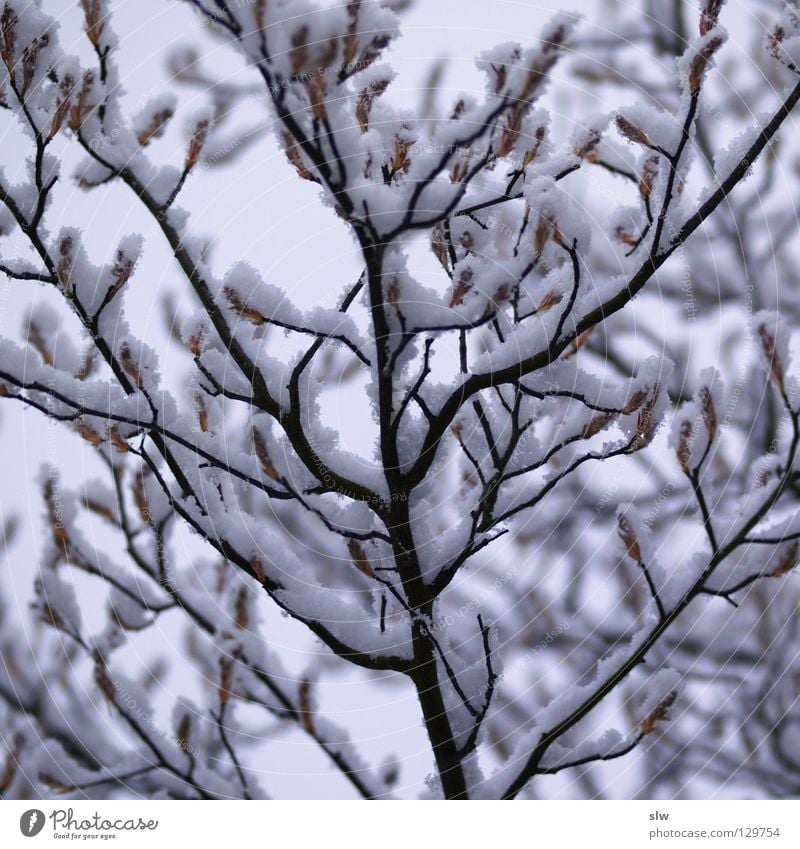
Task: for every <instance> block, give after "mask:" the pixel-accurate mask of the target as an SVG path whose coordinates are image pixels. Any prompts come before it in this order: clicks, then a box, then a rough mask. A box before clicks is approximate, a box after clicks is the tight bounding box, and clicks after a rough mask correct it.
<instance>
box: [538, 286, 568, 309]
mask: <svg viewBox="0 0 800 849" xmlns="http://www.w3.org/2000/svg"><path fill="white" fill-rule="evenodd" d="M563 300H564V293H563V292H559V291H557V290H556V289H551V290H550V291H549V292H546V293H545V295H544V296H543V297H542V299H541V301H539V305H538V306H537V307H536V312H540V313H541V312H547V311H548V310H551V309H552V308H553V307H555V306H557V305H558V304H560V303H561V301H563Z"/></svg>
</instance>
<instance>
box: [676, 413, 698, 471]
mask: <svg viewBox="0 0 800 849" xmlns="http://www.w3.org/2000/svg"><path fill="white" fill-rule="evenodd" d="M693 439H694V427H693V425H692V422H691V421H690V420H689V419H684V420H683V421H682V422H681V426H680V431H679V433H678V446H677V448H676V449H675V453H676V455H677V457H678V465H679V466H680V467H681V471H682V472H683V473H684V474H686V475H688V474H689V472H690V471H691V466H690V464H691V461H692V442H693Z"/></svg>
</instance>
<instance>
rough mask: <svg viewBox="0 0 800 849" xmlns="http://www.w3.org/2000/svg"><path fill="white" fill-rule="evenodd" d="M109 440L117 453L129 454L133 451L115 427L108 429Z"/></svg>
mask: <svg viewBox="0 0 800 849" xmlns="http://www.w3.org/2000/svg"><path fill="white" fill-rule="evenodd" d="M108 438H109V439H110V440H111V444H112V445H113V446H114V448H116V449H117V451H119V452H120V454H127V453H128V451H130V450H131V449H130V447H129V446H128V443H127V442H126V441H125V440H124V439H123V438H122V436H121V435H120V432H119V430H117V428H116V426H115V425H112V426H111V427H110V428H109V429H108Z"/></svg>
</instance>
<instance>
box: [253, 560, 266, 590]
mask: <svg viewBox="0 0 800 849" xmlns="http://www.w3.org/2000/svg"><path fill="white" fill-rule="evenodd" d="M250 568H251V569H252V570H253V574H254V575H255V576H256V580H257V581H258V582H259V583H260V584H266V582H267V571H266V569H265V568H264V564H263V563H262V562H261V560H259V558H258V557H253V558H252V559H251V560H250Z"/></svg>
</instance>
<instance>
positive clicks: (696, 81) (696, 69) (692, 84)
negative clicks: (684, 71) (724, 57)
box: [689, 37, 722, 94]
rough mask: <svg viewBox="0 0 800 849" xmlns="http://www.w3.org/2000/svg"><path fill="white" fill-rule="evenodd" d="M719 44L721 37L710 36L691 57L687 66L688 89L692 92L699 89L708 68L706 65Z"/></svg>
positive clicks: (694, 92)
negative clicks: (690, 61)
mask: <svg viewBox="0 0 800 849" xmlns="http://www.w3.org/2000/svg"><path fill="white" fill-rule="evenodd" d="M721 46H722V39H721V38H719V37H718V38H712V39H710V40H709V42H708V43H707V44H705V45H704V46H703V48H702V49H701V50H700V51H699V52H698V53H697V55H696V56H695V57H694V59H692V63H691V65H690V67H689V90H690V92H691V93H692V94H697V92H698V91H699V90H700V85H701V83H702V81H703V77H704V76H705V73H706V71H707V70H708V66H709V65H710V64H711V59H712V57H713V56H714V54H715V53H716V52H717V50H719V48H720V47H721Z"/></svg>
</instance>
